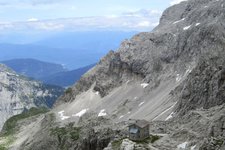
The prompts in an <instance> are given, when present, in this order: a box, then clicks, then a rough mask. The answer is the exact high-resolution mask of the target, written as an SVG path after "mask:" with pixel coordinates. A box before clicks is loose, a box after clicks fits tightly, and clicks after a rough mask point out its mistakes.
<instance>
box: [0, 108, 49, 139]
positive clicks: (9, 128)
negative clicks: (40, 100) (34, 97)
mask: <svg viewBox="0 0 225 150" xmlns="http://www.w3.org/2000/svg"><path fill="white" fill-rule="evenodd" d="M46 112H48V110H47V109H46V108H31V109H30V110H28V111H26V112H24V113H22V114H19V115H15V116H13V117H11V118H9V119H8V120H7V121H6V122H5V124H4V126H3V129H2V136H8V135H12V134H14V133H15V128H16V125H17V122H18V121H19V120H22V119H25V118H28V117H31V116H35V115H38V114H43V113H46Z"/></svg>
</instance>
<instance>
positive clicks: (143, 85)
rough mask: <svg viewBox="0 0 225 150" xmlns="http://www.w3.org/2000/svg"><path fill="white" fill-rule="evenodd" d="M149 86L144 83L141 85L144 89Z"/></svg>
mask: <svg viewBox="0 0 225 150" xmlns="http://www.w3.org/2000/svg"><path fill="white" fill-rule="evenodd" d="M148 85H149V84H148V83H142V84H141V86H142V87H143V88H146V87H147V86H148Z"/></svg>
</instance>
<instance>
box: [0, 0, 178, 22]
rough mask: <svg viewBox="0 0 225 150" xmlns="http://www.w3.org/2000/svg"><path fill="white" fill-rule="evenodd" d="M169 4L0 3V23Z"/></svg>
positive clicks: (89, 0) (163, 0) (115, 0)
mask: <svg viewBox="0 0 225 150" xmlns="http://www.w3.org/2000/svg"><path fill="white" fill-rule="evenodd" d="M171 1H174V0H0V21H1V22H4V21H26V20H28V19H32V18H33V19H34V18H36V19H40V20H42V19H56V18H71V17H87V16H103V15H104V16H105V15H107V16H110V15H120V14H122V13H124V12H129V11H137V10H139V9H150V10H157V11H163V10H164V9H165V8H166V7H168V6H170V3H171ZM176 1H177V0H176Z"/></svg>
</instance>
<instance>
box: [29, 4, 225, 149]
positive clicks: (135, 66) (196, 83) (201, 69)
mask: <svg viewBox="0 0 225 150" xmlns="http://www.w3.org/2000/svg"><path fill="white" fill-rule="evenodd" d="M224 7H225V2H224V0H216V1H215V0H188V1H185V2H182V3H180V4H178V5H174V6H172V7H170V8H168V9H167V10H166V11H165V12H164V13H163V15H162V17H161V19H160V24H159V26H157V27H156V28H155V29H154V30H153V31H152V32H149V33H140V34H137V35H135V36H134V37H133V38H131V39H130V40H126V41H124V42H123V43H122V44H121V47H120V48H119V49H118V50H116V51H111V52H110V53H109V54H108V55H106V56H105V57H104V58H102V59H101V60H100V62H99V63H98V64H97V65H96V66H95V67H94V68H93V69H91V70H90V71H89V72H87V73H86V74H85V75H84V76H83V77H82V78H81V80H79V81H78V82H77V83H76V84H75V85H74V86H73V87H72V88H71V89H69V90H68V91H66V92H65V94H64V95H63V96H61V97H60V98H59V101H58V103H57V104H56V105H55V108H54V110H52V112H53V113H55V114H56V120H57V121H58V122H59V123H60V125H62V126H65V124H67V123H68V122H76V121H77V120H79V117H81V116H82V115H81V114H83V113H86V112H88V111H90V112H92V111H94V112H96V115H95V116H96V117H102V116H104V117H108V118H110V120H111V121H112V122H114V123H119V122H122V121H125V123H126V121H127V120H128V119H130V118H131V119H146V120H148V121H152V123H151V128H150V129H151V132H152V133H154V132H156V134H160V136H162V138H161V139H160V140H158V141H157V142H155V143H153V144H149V143H147V145H148V146H149V147H151V149H154V148H155V149H160V150H171V149H175V150H176V149H177V150H179V149H191V150H195V149H200V150H203V149H207V150H210V149H218V150H219V149H223V148H224V146H225V143H224V138H225V135H224V111H225V108H224V105H225V101H224V96H225V95H224V87H225V85H224V80H225V77H224V76H225V75H224V73H225V71H224V65H225V64H224V63H225V61H224V57H225V49H224V48H225V42H224V41H225V30H224V29H225V28H224V27H225V13H224ZM62 110H63V113H65V116H60V115H58V114H59V112H60V111H61V112H62ZM65 117H66V118H68V119H67V120H66V119H65ZM81 120H83V118H81ZM84 120H86V121H90V120H89V118H86V119H84ZM86 124H88V122H86ZM95 125H96V124H95V123H94V124H93V125H92V126H95ZM83 126H85V124H83ZM92 126H86V128H87V130H88V129H90V128H92ZM96 126H97V127H98V128H100V129H101V127H102V125H101V124H97V125H96ZM120 127H121V126H120ZM123 127H125V126H123ZM88 133H90V135H91V136H94V135H92V133H94V132H92V131H91V130H90V131H89V132H88ZM95 133H96V134H97V137H98V135H99V136H100V137H102V136H101V135H102V134H101V133H99V132H95ZM114 133H115V132H114V131H113V132H110V134H111V135H114ZM124 135H126V133H124ZM87 137H89V136H87ZM94 137H96V136H94ZM109 137H110V138H116V137H114V136H112V137H111V136H109ZM122 137H123V136H122ZM34 138H36V139H40V137H38V136H34ZM86 139H87V140H83V142H81V143H88V144H87V145H92V142H93V140H94V141H95V140H96V139H92V138H86ZM100 139H102V142H100V143H104V144H103V145H104V146H102V147H99V146H98V147H96V145H95V146H94V147H91V148H90V147H81V149H103V147H105V145H106V144H105V143H108V142H109V141H108V138H107V139H104V138H100ZM113 140H114V139H113ZM90 143H91V144H90ZM95 143H96V141H95ZM97 143H99V141H97ZM30 144H32V143H30ZM81 145H82V144H81ZM100 145H101V144H100ZM126 145H128V147H129V145H132V144H130V142H129V141H124V142H123V144H122V148H121V147H120V145H119V148H118V149H120V148H121V149H125V147H127V146H126ZM40 146H41V145H40ZM110 147H111V148H112V147H113V145H112V146H110V145H108V147H107V149H110ZM79 148H80V147H79ZM130 149H132V147H131V148H130Z"/></svg>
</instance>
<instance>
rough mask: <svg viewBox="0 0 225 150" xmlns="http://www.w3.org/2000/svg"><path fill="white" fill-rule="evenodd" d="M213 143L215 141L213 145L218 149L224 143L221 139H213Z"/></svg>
mask: <svg viewBox="0 0 225 150" xmlns="http://www.w3.org/2000/svg"><path fill="white" fill-rule="evenodd" d="M214 141H215V145H216V146H217V145H218V146H219V147H221V146H222V145H223V142H224V141H223V140H222V139H215V140H214Z"/></svg>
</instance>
